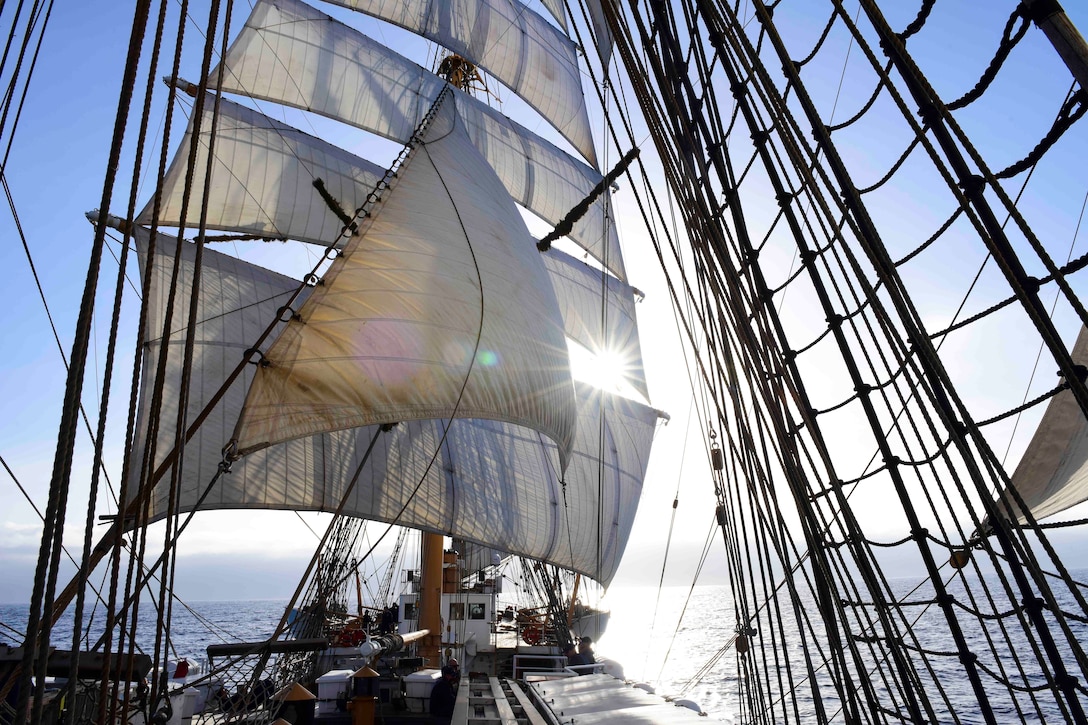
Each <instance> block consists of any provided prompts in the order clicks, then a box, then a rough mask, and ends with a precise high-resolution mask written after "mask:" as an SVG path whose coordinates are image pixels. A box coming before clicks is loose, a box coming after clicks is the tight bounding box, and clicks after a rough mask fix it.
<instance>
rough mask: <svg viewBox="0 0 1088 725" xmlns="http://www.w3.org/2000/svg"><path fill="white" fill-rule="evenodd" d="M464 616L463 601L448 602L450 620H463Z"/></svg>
mask: <svg viewBox="0 0 1088 725" xmlns="http://www.w3.org/2000/svg"><path fill="white" fill-rule="evenodd" d="M464 618H465V603H464V602H450V620H451V621H452V620H463V619H464Z"/></svg>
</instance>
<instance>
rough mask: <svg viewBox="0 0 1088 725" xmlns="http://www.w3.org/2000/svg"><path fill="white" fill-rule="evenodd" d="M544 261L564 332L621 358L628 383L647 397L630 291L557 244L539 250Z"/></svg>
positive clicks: (632, 297)
mask: <svg viewBox="0 0 1088 725" xmlns="http://www.w3.org/2000/svg"><path fill="white" fill-rule="evenodd" d="M544 265H545V266H546V267H547V268H548V272H549V273H550V274H551V276H552V284H553V285H554V286H555V292H556V296H557V297H558V298H559V306H560V308H561V310H562V313H563V322H564V324H565V326H566V331H567V335H568V336H569V337H570V338H571V339H573V340H576V341H577V342H578V343H580V344H581V345H583V346H584V347H586V348H588V349H589V350H590V351H592V352H594V353H597V354H605V355H610V356H613V357H615V358H617V359H618V360H620V361H622V363H623V367H624V370H623V373H624V377H625V378H626V380H627V382H629V383H630V384H631V385H632V386H633V387H634V388H635V389H636V390H637V391H638V392H639V394H641V395H642V396H643V397H645V398H649V393H648V391H647V389H646V373H645V371H644V370H643V367H642V348H641V346H640V344H639V338H638V322H637V321H636V319H635V291H634V290H633V289H632V288H631V287H630V286H629V285H627V284H624V283H623V282H621V281H619V280H617V279H615V278H613V277H610V276H609V275H607V274H604V273H603V272H601V271H600V270H597V269H594V268H592V267H590V266H589V265H587V264H585V263H584V262H581V261H579V260H577V259H575V258H573V257H571V256H570V255H568V254H564V253H563V252H560V251H558V250H556V249H552V250H549V252H548V253H547V254H546V255H544ZM602 290H605V291H602Z"/></svg>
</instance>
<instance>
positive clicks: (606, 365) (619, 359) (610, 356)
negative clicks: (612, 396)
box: [570, 343, 630, 393]
mask: <svg viewBox="0 0 1088 725" xmlns="http://www.w3.org/2000/svg"><path fill="white" fill-rule="evenodd" d="M570 360H571V374H572V375H573V376H574V378H575V379H576V380H581V381H582V382H584V383H589V384H590V385H592V386H594V387H596V388H600V389H602V390H607V391H609V392H614V393H622V392H624V391H625V390H627V389H628V388H630V383H629V382H628V380H629V376H630V364H629V363H628V360H627V357H626V356H625V355H624V354H623V353H622V352H617V351H613V350H600V351H597V352H593V351H591V350H589V349H587V348H585V347H582V346H581V345H578V344H577V343H571V344H570Z"/></svg>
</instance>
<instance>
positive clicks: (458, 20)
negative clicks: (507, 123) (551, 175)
mask: <svg viewBox="0 0 1088 725" xmlns="http://www.w3.org/2000/svg"><path fill="white" fill-rule="evenodd" d="M329 1H330V2H333V3H334V4H336V5H342V6H344V7H347V8H351V9H353V10H358V11H359V12H363V13H367V14H368V15H373V16H374V17H376V18H381V19H382V20H386V21H388V22H391V23H394V24H396V25H399V26H400V27H402V28H405V29H406V30H411V31H412V32H414V33H418V34H419V35H422V36H423V37H424V38H427V39H428V40H433V41H434V42H436V43H438V44H440V45H442V46H444V47H446V48H448V49H450V50H451V51H453V52H454V53H457V54H458V55H460V56H462V57H464V58H467V59H468V60H470V61H471V62H472V63H474V64H476V65H478V66H479V67H481V68H483V69H484V70H486V71H487V72H488V73H490V74H491V75H493V76H494V77H495V78H497V79H499V81H501V82H502V83H504V84H505V85H507V86H508V87H510V88H511V89H513V91H514V92H515V93H517V94H518V95H519V96H521V98H522V99H523V100H524V101H525V102H526V103H528V104H529V105H530V106H532V107H533V108H535V109H536V110H537V111H538V112H539V113H540V115H542V116H544V118H546V119H548V121H549V122H550V123H551V124H552V125H553V126H555V128H556V129H557V130H558V131H559V132H560V133H561V134H563V136H564V137H565V138H566V139H567V140H568V141H570V142H571V144H572V145H573V146H574V148H576V149H578V151H579V153H581V154H582V155H583V156H585V157H586V158H587V159H589V161H590V162H591V163H593V164H594V165H596V158H597V157H596V153H595V152H594V150H593V135H592V133H591V132H590V129H589V114H588V113H587V112H586V104H585V98H584V97H583V96H582V81H581V77H580V75H579V72H578V53H577V48H576V46H575V45H574V43H572V42H571V40H570V39H569V38H568V37H567V36H565V35H564V34H563V33H562V32H560V31H559V30H557V29H556V28H555V26H553V25H551V24H549V23H548V22H547V21H546V20H545V19H544V18H542V17H541V16H540V15H539V14H537V13H536V12H534V11H533V10H530V9H529V8H528V7H526V6H525V5H523V4H522V3H521V2H520V0H423V1H422V2H407V1H406V0H329Z"/></svg>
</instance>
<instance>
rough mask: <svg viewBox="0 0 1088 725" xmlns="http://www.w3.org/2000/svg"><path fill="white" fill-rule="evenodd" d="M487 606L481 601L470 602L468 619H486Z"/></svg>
mask: <svg viewBox="0 0 1088 725" xmlns="http://www.w3.org/2000/svg"><path fill="white" fill-rule="evenodd" d="M486 614H487V607H486V606H485V605H484V604H483V603H476V604H470V605H469V608H468V618H469V619H487V617H486Z"/></svg>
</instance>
